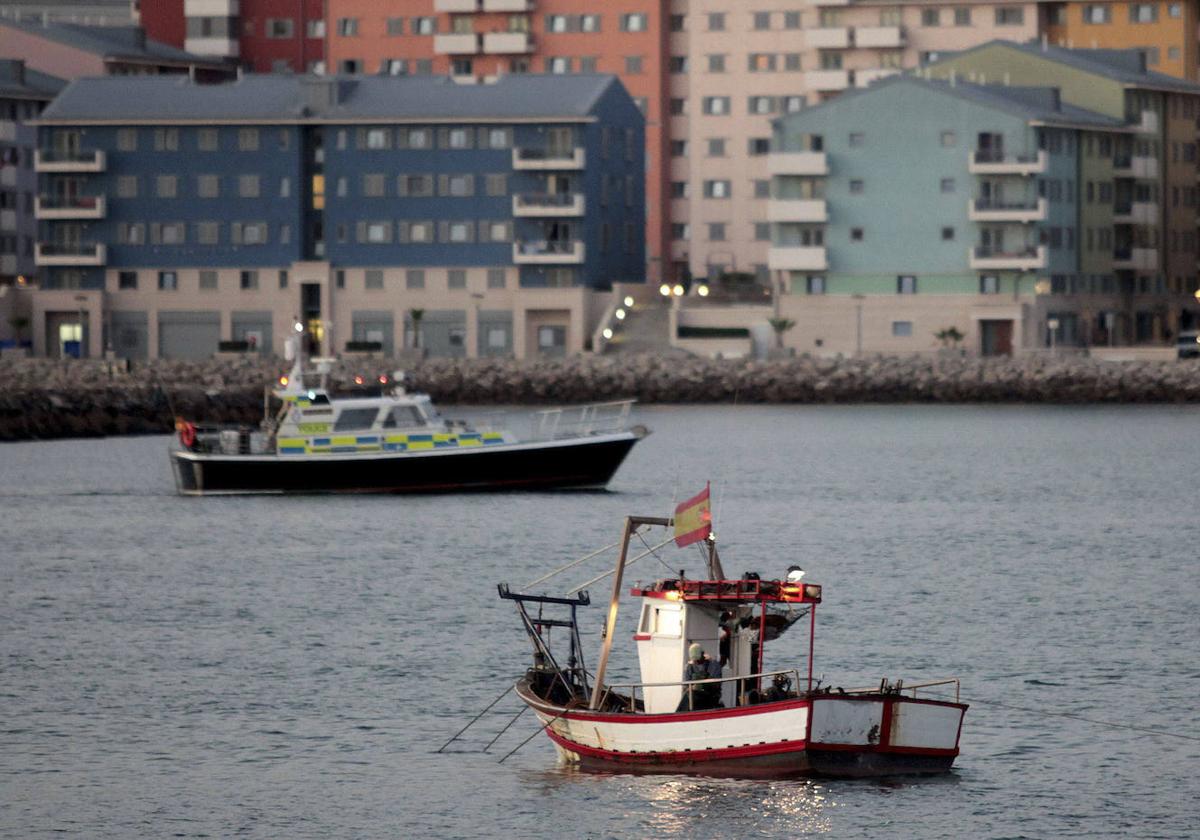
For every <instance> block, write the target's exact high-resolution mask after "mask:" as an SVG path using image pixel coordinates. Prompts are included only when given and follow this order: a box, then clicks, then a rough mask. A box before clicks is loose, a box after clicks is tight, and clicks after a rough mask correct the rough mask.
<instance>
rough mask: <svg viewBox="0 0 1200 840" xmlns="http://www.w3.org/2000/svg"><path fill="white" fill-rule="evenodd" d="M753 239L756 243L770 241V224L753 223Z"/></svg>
mask: <svg viewBox="0 0 1200 840" xmlns="http://www.w3.org/2000/svg"><path fill="white" fill-rule="evenodd" d="M754 239H755V241H756V242H770V241H771V223H770V222H755V223H754Z"/></svg>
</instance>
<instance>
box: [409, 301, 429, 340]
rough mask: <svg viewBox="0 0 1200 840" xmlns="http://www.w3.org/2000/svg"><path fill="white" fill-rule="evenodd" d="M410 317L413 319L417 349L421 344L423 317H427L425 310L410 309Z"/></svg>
mask: <svg viewBox="0 0 1200 840" xmlns="http://www.w3.org/2000/svg"><path fill="white" fill-rule="evenodd" d="M408 317H409V318H411V319H412V328H413V349H414V350H416V349H418V348H419V347H420V346H421V319H422V318H424V317H425V310H424V309H410V310H408Z"/></svg>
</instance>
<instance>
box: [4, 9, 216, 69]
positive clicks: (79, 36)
mask: <svg viewBox="0 0 1200 840" xmlns="http://www.w3.org/2000/svg"><path fill="white" fill-rule="evenodd" d="M3 26H7V27H11V28H13V29H19V30H21V31H22V32H25V33H27V34H29V35H34V36H36V37H39V38H46V39H47V40H50V41H54V42H56V43H59V44H65V45H67V46H69V47H74V48H75V49H78V50H83V51H84V52H88V53H92V54H93V55H99V56H103V57H105V58H119V59H123V60H125V61H140V62H146V63H154V62H162V63H171V64H198V65H203V66H221V67H223V66H225V62H224V61H222V60H220V59H217V58H213V57H211V56H203V55H196V54H195V53H190V52H185V51H184V50H181V49H178V48H177V47H172V46H170V45H169V44H163V43H161V42H159V41H154V40H151V39H149V38H147V37H146V32H145V30H144V29H142V28H141V27H138V26H85V25H83V24H78V23H58V22H50V23H44V24H43V23H34V22H30V21H15V20H7V19H0V27H3Z"/></svg>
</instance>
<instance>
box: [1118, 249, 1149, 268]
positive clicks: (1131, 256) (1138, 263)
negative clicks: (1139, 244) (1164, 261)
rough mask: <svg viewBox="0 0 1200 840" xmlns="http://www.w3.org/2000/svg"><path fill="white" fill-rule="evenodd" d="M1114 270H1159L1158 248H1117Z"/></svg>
mask: <svg viewBox="0 0 1200 840" xmlns="http://www.w3.org/2000/svg"><path fill="white" fill-rule="evenodd" d="M1112 264H1113V268H1115V269H1120V270H1126V271H1154V270H1156V269H1157V268H1158V249H1157V248H1117V249H1116V250H1114V251H1113V263H1112Z"/></svg>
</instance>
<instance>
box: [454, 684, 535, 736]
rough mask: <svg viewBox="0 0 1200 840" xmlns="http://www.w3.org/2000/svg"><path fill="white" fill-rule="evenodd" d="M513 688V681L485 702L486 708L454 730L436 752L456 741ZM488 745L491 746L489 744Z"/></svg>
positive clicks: (514, 686) (514, 685)
mask: <svg viewBox="0 0 1200 840" xmlns="http://www.w3.org/2000/svg"><path fill="white" fill-rule="evenodd" d="M514 688H516V684H515V683H514V684H513V685H510V686H509V687H508V688H506V689H504V691H503V693H501V695H500V696H499V697H497V698H496V699H495V700H493V701H492V702H491V703H488V704H487V707H486V708H485V709H484V710H483V711H482V712H480V713H479V714H477V715H475V717H473V718H471V721H470V723H468V724H467V725H466V726H464V727H463V728H462V729H460V730H458V731H457V732H455V733H454V737H453V738H451V739H450V740H449V741H447V742H446V743H444V744H442V745H441V746H440V747H439V748H438V750H437V751H438V752H441V751H442V750H444V749H446V747H448V746H450V745H451V744H453V743H454V742H455V741H457V740H458V736H459V735H462V734H463V733H464V732H466V731H467V730H468V729H470V728H471V727H472V726H474V725H475V721H477V720H479V719H480V718H481V717H483V716H484V715H486V714H487V713H488V712H489V711H490V710H491V708H492V706H495V705H496V704H497V703H499V702H500V701H501V700H503V699H504V695H506V694H508V692H510V691H512V690H513V689H514ZM514 720H515V718H514ZM505 728H507V727H505ZM488 746H491V744H489V745H488Z"/></svg>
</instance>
